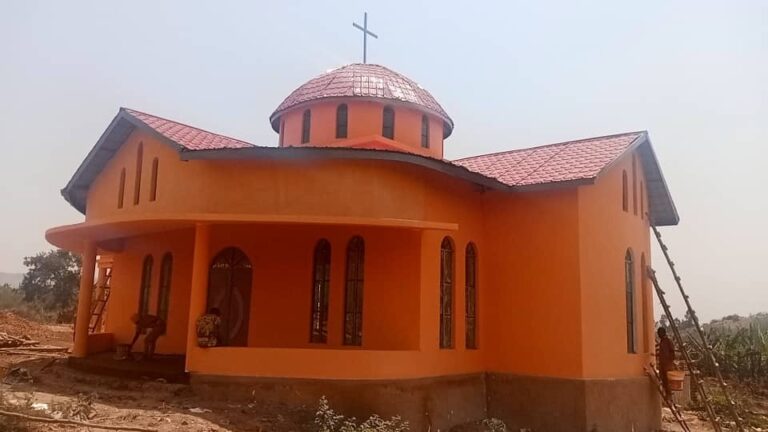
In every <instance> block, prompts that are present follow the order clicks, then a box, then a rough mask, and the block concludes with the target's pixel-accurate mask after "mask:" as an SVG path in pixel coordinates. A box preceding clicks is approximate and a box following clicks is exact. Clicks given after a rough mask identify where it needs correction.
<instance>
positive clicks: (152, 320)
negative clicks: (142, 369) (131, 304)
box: [128, 314, 165, 360]
mask: <svg viewBox="0 0 768 432" xmlns="http://www.w3.org/2000/svg"><path fill="white" fill-rule="evenodd" d="M131 322H133V324H134V325H135V326H136V333H134V335H133V340H131V345H130V348H129V349H128V352H130V351H131V349H132V348H133V345H134V344H136V341H137V340H138V339H139V336H141V335H142V334H145V335H144V360H150V359H152V357H153V356H154V355H155V346H156V344H157V339H158V338H159V337H160V336H162V335H163V334H165V321H164V320H163V319H162V318H160V317H158V316H155V315H149V314H133V315H132V316H131Z"/></svg>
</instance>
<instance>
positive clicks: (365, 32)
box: [352, 12, 379, 63]
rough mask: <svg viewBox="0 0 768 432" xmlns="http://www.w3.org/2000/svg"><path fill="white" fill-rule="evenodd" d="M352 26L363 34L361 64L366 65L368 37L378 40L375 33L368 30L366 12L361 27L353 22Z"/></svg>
mask: <svg viewBox="0 0 768 432" xmlns="http://www.w3.org/2000/svg"><path fill="white" fill-rule="evenodd" d="M352 26H353V27H354V28H356V29H358V30H360V31H362V32H363V63H368V36H369V35H370V36H372V37H373V38H374V39H378V38H379V37H378V36H376V33H374V32H372V31H370V30H368V12H365V13H363V26H362V27H361V26H360V25H359V24H357V23H355V22H353V23H352Z"/></svg>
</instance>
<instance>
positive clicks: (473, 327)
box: [464, 243, 477, 349]
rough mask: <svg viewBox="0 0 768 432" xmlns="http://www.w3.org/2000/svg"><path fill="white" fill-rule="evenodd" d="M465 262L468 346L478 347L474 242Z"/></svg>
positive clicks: (470, 347)
mask: <svg viewBox="0 0 768 432" xmlns="http://www.w3.org/2000/svg"><path fill="white" fill-rule="evenodd" d="M464 262H465V268H464V278H465V285H464V289H465V291H464V293H465V297H466V300H465V309H466V347H467V349H477V250H476V248H475V244H474V243H469V244H468V245H467V251H466V255H465V260H464Z"/></svg>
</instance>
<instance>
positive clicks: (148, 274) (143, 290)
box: [139, 255, 152, 315]
mask: <svg viewBox="0 0 768 432" xmlns="http://www.w3.org/2000/svg"><path fill="white" fill-rule="evenodd" d="M151 290H152V255H147V256H145V257H144V262H143V264H142V266H141V286H140V287H139V315H147V314H149V296H150V293H151Z"/></svg>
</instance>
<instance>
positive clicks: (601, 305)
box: [578, 155, 654, 378]
mask: <svg viewBox="0 0 768 432" xmlns="http://www.w3.org/2000/svg"><path fill="white" fill-rule="evenodd" d="M636 163H637V166H636V176H637V180H636V189H637V194H638V196H637V198H636V200H637V215H636V214H635V213H634V211H633V198H632V194H633V187H632V158H631V157H630V156H629V155H627V156H625V157H624V158H622V159H620V160H619V161H618V162H617V163H616V164H614V165H612V166H611V168H610V169H609V170H607V171H606V172H605V173H603V175H602V176H601V177H600V178H599V179H598V180H597V183H596V184H594V185H591V186H582V187H580V188H579V190H578V195H579V235H580V237H581V243H580V248H579V251H580V255H581V285H582V298H581V303H582V316H583V321H582V325H581V326H582V331H583V332H584V338H583V341H584V348H583V349H584V359H583V362H584V376H585V377H587V378H608V377H628V376H642V375H644V371H643V367H644V366H645V365H647V364H648V362H650V360H651V355H650V354H649V353H648V352H645V353H644V352H643V351H645V350H646V349H647V350H648V351H651V352H652V351H653V347H654V343H653V341H654V339H653V305H652V299H653V298H652V294H651V292H650V289H651V287H650V286H649V284H648V283H647V281H643V279H645V278H644V277H643V272H642V271H641V267H640V264H641V258H642V257H643V256H644V257H645V260H646V262H647V263H648V264H650V231H649V225H648V220H647V218H641V217H640V201H641V200H640V197H639V193H640V182H641V181H642V182H643V184H645V177H644V176H643V172H642V166H641V165H640V158H639V157H638V158H637V162H636ZM622 171H626V172H627V178H628V193H629V195H628V200H629V211H628V212H625V211H623V210H622ZM643 189H645V188H643ZM642 201H643V203H647V202H648V200H647V198H645V199H643V200H642ZM646 211H647V209H646ZM627 248H631V249H632V251H633V253H634V265H635V301H634V303H635V308H634V309H635V334H636V338H635V340H636V342H635V343H636V347H637V354H629V353H627V336H626V335H627V327H626V300H625V299H626V297H625V283H624V255H625V252H626V250H627ZM643 286H644V287H645V290H643ZM643 291H645V292H643ZM644 307H645V308H647V309H646V310H647V313H646V314H645V316H646V321H645V322H643V315H644V314H643V308H644ZM644 338H646V339H645V341H644ZM644 342H645V343H644Z"/></svg>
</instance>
